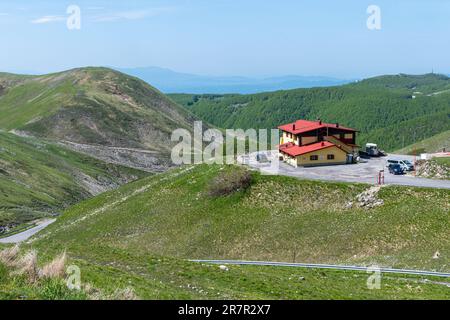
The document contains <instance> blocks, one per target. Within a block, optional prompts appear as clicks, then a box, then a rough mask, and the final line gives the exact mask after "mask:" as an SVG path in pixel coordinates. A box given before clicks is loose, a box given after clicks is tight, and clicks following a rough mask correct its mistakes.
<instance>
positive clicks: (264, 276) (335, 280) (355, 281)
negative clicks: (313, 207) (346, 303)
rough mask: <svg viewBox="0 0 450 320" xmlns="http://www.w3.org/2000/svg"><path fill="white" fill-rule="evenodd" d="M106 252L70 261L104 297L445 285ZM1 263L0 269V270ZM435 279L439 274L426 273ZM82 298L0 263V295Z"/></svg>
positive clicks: (280, 295) (263, 295) (325, 292)
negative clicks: (370, 283)
mask: <svg viewBox="0 0 450 320" xmlns="http://www.w3.org/2000/svg"><path fill="white" fill-rule="evenodd" d="M110 254H112V255H110V256H108V255H103V256H98V255H97V256H96V257H95V258H94V259H90V260H85V259H84V258H76V259H72V260H71V261H70V263H71V264H77V265H78V266H79V267H80V268H81V272H82V278H81V280H82V285H86V284H89V285H90V286H92V287H94V288H97V289H99V290H100V291H101V292H102V294H103V295H104V296H106V297H110V296H114V295H115V294H114V293H115V292H117V290H124V289H126V288H130V287H132V288H133V289H134V291H135V292H136V294H137V296H138V298H141V299H448V298H449V292H448V288H447V287H445V286H443V285H440V284H435V283H430V282H428V283H424V282H422V281H423V279H421V278H419V277H415V276H407V277H403V276H399V275H384V276H383V278H382V281H381V290H369V289H367V285H366V282H367V278H368V276H369V275H370V274H366V273H365V272H349V271H329V270H305V269H293V268H275V267H254V266H241V267H240V266H230V270H229V271H226V272H225V271H221V270H219V268H218V267H217V266H211V265H205V264H197V263H190V262H186V261H182V260H178V259H169V258H161V257H152V256H149V255H144V256H142V255H139V256H133V255H131V254H129V253H126V252H124V251H122V250H115V251H114V252H111V253H110ZM2 269H3V270H2ZM428 279H429V280H434V281H441V282H442V279H433V278H428ZM18 298H21V299H58V300H60V299H86V298H88V296H87V295H86V294H85V293H83V292H80V293H78V292H76V291H69V290H67V288H65V287H64V285H63V284H62V283H61V282H59V281H55V280H53V281H45V282H43V283H39V284H38V285H32V286H30V285H28V284H27V283H26V282H25V281H24V280H23V279H22V278H21V277H14V276H11V275H7V273H6V270H5V268H4V267H2V265H1V264H0V300H1V299H18Z"/></svg>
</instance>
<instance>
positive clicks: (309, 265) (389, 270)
mask: <svg viewBox="0 0 450 320" xmlns="http://www.w3.org/2000/svg"><path fill="white" fill-rule="evenodd" d="M189 261H191V262H200V263H211V264H224V265H226V264H229V265H252V266H274V267H295V268H308V269H333V270H352V271H368V270H371V271H373V267H372V268H371V269H369V267H361V266H342V265H333V264H312V263H288V262H271V261H241V260H189ZM380 272H381V273H399V274H409V275H419V276H434V277H443V278H450V273H445V272H435V271H422V270H408V269H392V268H381V267H380Z"/></svg>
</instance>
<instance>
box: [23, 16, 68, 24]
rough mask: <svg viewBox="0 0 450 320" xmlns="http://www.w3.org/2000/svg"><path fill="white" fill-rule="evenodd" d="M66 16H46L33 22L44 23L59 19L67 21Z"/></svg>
mask: <svg viewBox="0 0 450 320" xmlns="http://www.w3.org/2000/svg"><path fill="white" fill-rule="evenodd" d="M65 20H66V17H63V16H44V17H41V18H38V19H35V20H32V21H31V23H34V24H43V23H52V22H59V21H65Z"/></svg>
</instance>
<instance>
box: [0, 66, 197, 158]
mask: <svg viewBox="0 0 450 320" xmlns="http://www.w3.org/2000/svg"><path fill="white" fill-rule="evenodd" d="M0 86H2V88H3V89H2V90H1V91H0V114H1V115H2V116H1V117H0V128H2V129H5V130H11V129H19V130H25V131H28V132H31V133H32V134H33V135H37V136H42V137H46V138H52V139H57V140H70V141H73V142H79V143H89V144H102V145H113V146H123V147H145V148H148V149H153V150H156V151H164V152H168V150H170V148H169V147H168V144H170V143H168V142H170V133H171V132H172V130H173V129H174V128H188V129H190V128H191V123H192V121H193V119H194V117H193V116H192V115H191V114H190V113H189V111H186V110H184V109H183V108H181V107H179V106H178V105H176V104H175V103H173V102H172V101H171V100H170V99H168V98H167V97H166V96H164V95H163V94H161V93H160V92H159V91H157V90H156V89H154V88H153V87H151V86H150V85H148V84H146V83H145V82H143V81H141V80H139V79H136V78H133V77H130V76H127V75H124V74H121V73H119V72H116V71H113V70H110V69H106V68H83V69H74V70H70V71H66V72H61V73H56V74H49V75H44V76H35V77H18V76H15V75H9V74H0Z"/></svg>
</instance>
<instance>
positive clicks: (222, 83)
mask: <svg viewBox="0 0 450 320" xmlns="http://www.w3.org/2000/svg"><path fill="white" fill-rule="evenodd" d="M116 70H118V71H121V72H123V73H126V74H129V75H132V76H135V77H138V78H140V79H142V80H144V81H145V82H147V83H150V84H151V85H152V86H154V87H156V88H157V89H159V90H160V91H162V92H164V93H194V94H201V93H211V94H226V93H241V94H249V93H259V92H267V91H276V90H288V89H296V88H312V87H328V86H335V85H341V84H346V83H349V82H352V80H343V79H336V78H331V77H322V76H297V75H287V76H280V77H270V78H263V79H258V78H248V77H237V76H236V77H215V76H201V75H195V74H188V73H179V72H175V71H172V70H170V69H164V68H159V67H146V68H125V69H124V68H116Z"/></svg>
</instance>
